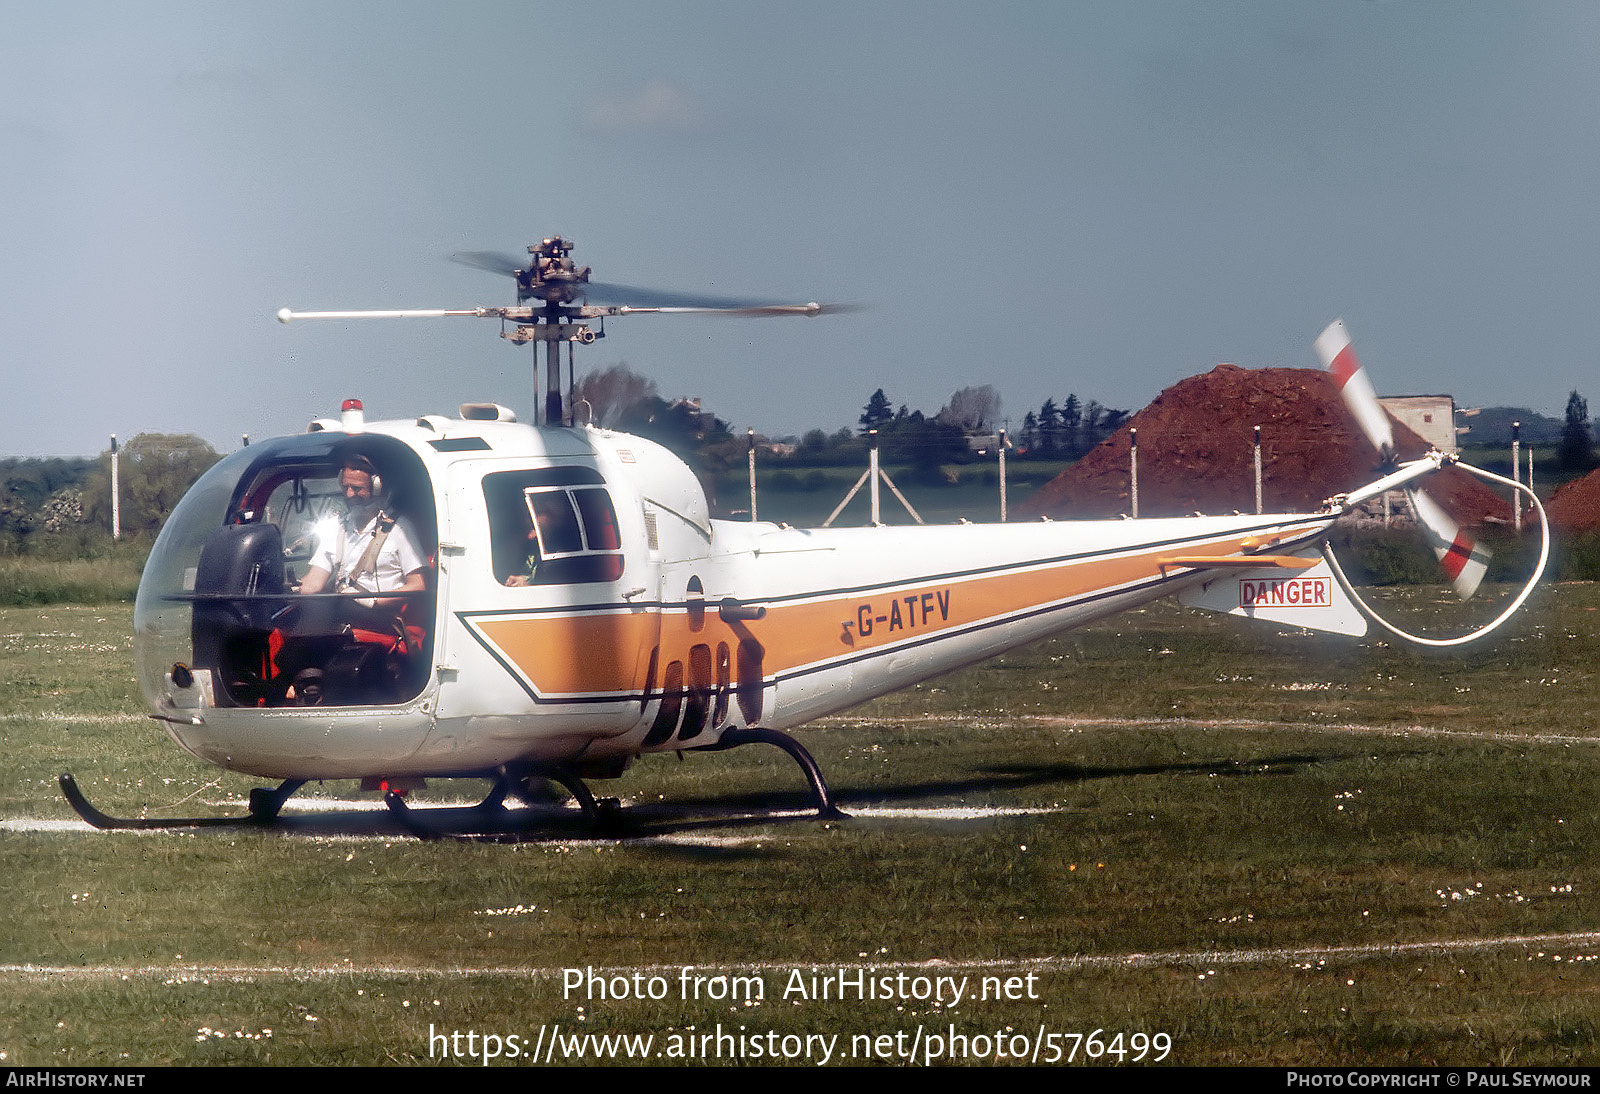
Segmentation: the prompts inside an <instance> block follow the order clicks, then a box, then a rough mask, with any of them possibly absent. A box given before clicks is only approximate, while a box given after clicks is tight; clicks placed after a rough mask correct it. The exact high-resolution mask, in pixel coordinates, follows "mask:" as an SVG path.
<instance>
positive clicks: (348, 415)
mask: <svg viewBox="0 0 1600 1094" xmlns="http://www.w3.org/2000/svg"><path fill="white" fill-rule="evenodd" d="M339 425H340V427H341V428H342V429H344V431H345V432H346V433H360V432H361V431H362V430H363V429H365V428H366V425H367V417H366V414H365V413H364V412H363V411H362V409H361V400H360V399H346V400H345V401H344V402H343V403H341V404H339Z"/></svg>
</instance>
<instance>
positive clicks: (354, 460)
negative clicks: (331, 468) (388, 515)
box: [339, 453, 387, 510]
mask: <svg viewBox="0 0 1600 1094" xmlns="http://www.w3.org/2000/svg"><path fill="white" fill-rule="evenodd" d="M347 470H348V471H363V472H365V473H366V474H367V475H369V476H370V477H371V479H372V502H371V506H372V508H373V509H375V510H376V509H381V508H383V505H384V503H385V501H387V497H386V495H385V494H384V489H383V476H382V475H380V474H378V469H377V467H375V466H374V465H373V463H372V461H371V460H369V459H367V457H365V456H363V455H361V454H359V453H352V454H350V455H347V456H345V458H344V459H343V461H341V463H340V465H339V471H340V473H341V474H342V473H343V472H345V471H347Z"/></svg>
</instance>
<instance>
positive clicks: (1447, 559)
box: [1406, 487, 1490, 600]
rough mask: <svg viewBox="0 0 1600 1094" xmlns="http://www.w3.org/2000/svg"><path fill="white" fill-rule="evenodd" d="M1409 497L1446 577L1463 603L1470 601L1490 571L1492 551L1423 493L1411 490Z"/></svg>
mask: <svg viewBox="0 0 1600 1094" xmlns="http://www.w3.org/2000/svg"><path fill="white" fill-rule="evenodd" d="M1406 497H1407V498H1409V499H1410V501H1411V508H1412V511H1414V512H1415V513H1416V514H1417V523H1419V524H1421V525H1422V527H1423V530H1424V531H1425V532H1426V533H1427V537H1428V546H1429V547H1432V548H1433V553H1434V557H1436V558H1437V559H1438V560H1439V565H1440V566H1442V567H1444V572H1445V576H1446V577H1448V578H1449V579H1450V584H1452V585H1454V586H1455V587H1456V592H1457V593H1458V594H1459V595H1460V597H1461V599H1462V600H1470V599H1471V598H1472V594H1473V593H1475V592H1477V591H1478V583H1479V582H1480V581H1482V580H1483V575H1484V573H1485V572H1486V571H1487V570H1488V568H1489V557H1490V555H1489V549H1488V548H1487V547H1482V546H1479V544H1478V542H1477V541H1476V540H1474V539H1473V538H1472V537H1471V536H1469V535H1467V533H1466V532H1464V531H1462V530H1461V526H1460V525H1458V524H1457V523H1456V522H1455V521H1454V520H1452V519H1451V517H1450V514H1448V513H1446V512H1445V511H1444V510H1443V509H1442V508H1441V507H1440V506H1439V503H1438V502H1436V501H1434V500H1433V499H1432V498H1430V497H1429V496H1428V495H1427V494H1426V493H1425V492H1424V491H1422V490H1418V489H1416V488H1414V487H1408V488H1407V489H1406Z"/></svg>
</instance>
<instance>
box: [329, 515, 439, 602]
mask: <svg viewBox="0 0 1600 1094" xmlns="http://www.w3.org/2000/svg"><path fill="white" fill-rule="evenodd" d="M377 530H378V518H377V517H373V518H372V520H370V521H368V522H367V523H366V524H365V525H364V526H363V527H361V528H352V527H351V526H350V522H349V520H348V519H346V518H343V517H330V518H329V519H328V520H326V521H324V522H323V523H322V524H320V525H319V526H318V527H317V549H316V551H315V553H314V554H312V556H311V565H313V566H317V567H320V568H321V569H324V570H326V571H328V573H329V574H330V575H331V576H330V578H329V580H328V590H329V591H330V592H332V591H336V590H337V591H345V590H359V591H361V592H364V593H388V592H393V591H394V590H396V589H398V588H399V587H400V586H401V585H403V584H405V580H406V578H407V577H408V576H410V575H411V574H412V573H414V572H415V571H417V570H420V569H422V568H423V567H425V566H426V565H427V564H428V560H427V559H426V558H425V557H424V556H423V554H422V547H421V544H420V541H419V540H418V539H417V533H416V529H414V528H412V527H411V522H410V521H408V520H406V518H405V517H401V518H399V519H398V520H396V521H395V522H394V528H393V529H391V530H390V532H389V535H388V537H387V538H386V539H385V540H384V541H383V546H381V547H379V548H378V557H377V560H376V562H375V563H374V567H373V572H372V573H370V574H361V575H360V576H359V577H355V578H352V575H351V573H350V571H352V570H354V569H355V568H356V567H357V566H358V565H360V563H361V556H362V555H364V554H366V553H367V546H368V544H370V543H371V542H372V537H373V536H374V535H375V534H377ZM346 580H349V584H348V585H346V586H345V590H341V589H340V586H341V583H343V582H345V581H346Z"/></svg>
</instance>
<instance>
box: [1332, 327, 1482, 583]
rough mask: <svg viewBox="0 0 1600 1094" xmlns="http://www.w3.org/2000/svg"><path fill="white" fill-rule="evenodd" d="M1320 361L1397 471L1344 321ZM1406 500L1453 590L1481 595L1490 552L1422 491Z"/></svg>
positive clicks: (1384, 421) (1383, 417) (1412, 490)
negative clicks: (1480, 591)
mask: <svg viewBox="0 0 1600 1094" xmlns="http://www.w3.org/2000/svg"><path fill="white" fill-rule="evenodd" d="M1316 347H1317V356H1318V357H1319V358H1321V360H1322V366H1323V367H1324V368H1326V369H1327V370H1328V371H1329V372H1331V373H1332V374H1333V378H1334V380H1335V381H1337V382H1338V384H1339V394H1340V396H1342V397H1343V399H1344V404H1345V406H1347V407H1349V408H1350V413H1351V414H1352V415H1354V416H1355V419H1356V424H1357V425H1359V426H1360V427H1361V432H1362V433H1364V434H1365V435H1366V438H1367V440H1369V441H1371V442H1372V446H1373V447H1374V448H1376V449H1377V450H1378V453H1379V455H1381V456H1382V457H1383V461H1384V464H1385V465H1386V466H1389V467H1393V466H1394V464H1395V462H1396V458H1397V456H1398V451H1397V450H1396V448H1395V444H1394V430H1393V429H1391V428H1390V426H1389V414H1388V412H1387V411H1385V410H1384V409H1383V406H1382V404H1381V403H1379V402H1378V393H1377V392H1376V391H1374V390H1373V387H1372V381H1371V380H1369V379H1368V378H1367V370H1366V369H1364V368H1362V367H1361V362H1360V361H1359V360H1357V359H1356V353H1355V349H1354V347H1352V346H1351V344H1350V334H1349V332H1348V331H1346V330H1345V328H1344V321H1343V320H1342V319H1341V320H1335V321H1334V322H1333V323H1332V324H1331V325H1330V326H1329V327H1328V329H1327V330H1325V331H1323V332H1322V334H1321V335H1319V336H1318V337H1317V343H1316ZM1405 493H1406V498H1407V500H1408V501H1410V502H1411V510H1412V512H1414V513H1415V514H1416V515H1417V523H1418V524H1420V525H1421V526H1422V529H1423V532H1424V535H1425V536H1426V538H1427V540H1428V546H1430V547H1432V548H1433V553H1434V556H1435V557H1436V558H1438V560H1439V565H1440V566H1442V567H1443V568H1444V572H1445V576H1447V577H1448V578H1449V579H1450V583H1451V584H1452V585H1454V586H1455V590H1456V593H1457V594H1459V595H1460V597H1461V599H1462V600H1468V599H1470V598H1471V597H1472V594H1473V593H1474V592H1476V591H1477V589H1478V583H1479V582H1481V581H1482V580H1483V575H1484V573H1485V571H1486V570H1487V569H1488V566H1489V557H1490V554H1489V550H1488V548H1485V547H1480V546H1478V544H1477V542H1476V541H1475V540H1474V539H1473V538H1472V537H1471V536H1469V535H1467V533H1465V532H1463V531H1462V530H1461V526H1460V525H1459V524H1457V523H1456V522H1455V520H1454V519H1453V518H1452V517H1451V516H1450V515H1449V514H1448V513H1446V512H1445V511H1444V509H1443V508H1442V507H1441V506H1440V505H1439V504H1438V503H1437V502H1436V501H1434V500H1433V499H1432V498H1431V497H1429V496H1428V494H1427V493H1426V492H1425V491H1424V490H1423V489H1422V488H1421V487H1419V486H1407V487H1406V488H1405Z"/></svg>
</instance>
